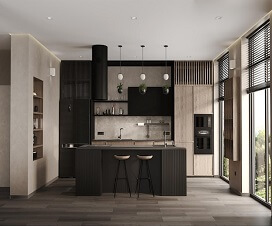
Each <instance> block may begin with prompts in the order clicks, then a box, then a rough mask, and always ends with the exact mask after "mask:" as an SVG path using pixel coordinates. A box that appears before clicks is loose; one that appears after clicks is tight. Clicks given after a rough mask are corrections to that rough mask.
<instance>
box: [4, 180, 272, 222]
mask: <svg viewBox="0 0 272 226" xmlns="http://www.w3.org/2000/svg"><path fill="white" fill-rule="evenodd" d="M74 189H75V181H74V180H73V179H59V180H57V181H55V182H54V183H53V184H51V185H50V186H48V187H46V188H43V189H42V190H40V191H39V192H37V193H36V194H35V195H34V196H33V197H31V198H30V199H9V197H8V196H5V195H3V194H1V196H0V225H5V226H8V225H14V226H15V225H16V226H18V225H24V226H30V225H31V226H43V225H46V226H51V225H60V226H61V225H74V226H77V225H78V226H88V225H103V226H107V225H108V226H113V225H131V226H136V225H141V226H145V225H146V226H147V225H149V226H150V225H161V226H165V225H169V226H170V225H188V226H198V225H209V226H210V225H211V226H221V225H230V226H231V225H247V226H251V225H252V226H253V225H254V226H255V225H258V226H259V225H260V226H261V225H264V226H266V225H272V223H271V211H270V210H269V209H268V208H266V207H264V206H263V205H261V204H259V203H258V202H257V201H255V200H253V199H252V198H250V197H240V196H236V195H234V194H231V193H230V192H229V189H228V184H227V183H225V182H224V181H222V180H221V179H219V178H188V196H180V197H176V196H175V197H170V196H168V197H162V196H156V197H152V196H151V195H149V194H141V195H140V198H139V199H137V198H136V196H135V195H133V197H132V198H129V196H128V194H120V193H118V194H117V197H116V198H115V199H114V198H113V195H112V194H103V195H102V196H100V197H93V196H87V197H86V196H84V197H80V196H75V190H74Z"/></svg>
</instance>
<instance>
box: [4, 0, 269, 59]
mask: <svg viewBox="0 0 272 226" xmlns="http://www.w3.org/2000/svg"><path fill="white" fill-rule="evenodd" d="M271 9H272V1H271V0H23V1H22V0H0V37H1V35H2V36H3V35H6V34H8V33H30V34H32V35H33V36H34V37H35V38H37V39H38V40H39V41H40V42H41V43H43V44H44V45H45V46H46V47H47V48H48V49H49V50H51V51H52V52H53V53H55V54H56V55H57V56H58V57H59V58H60V59H63V60H64V59H74V60H80V59H91V46H92V45H94V44H104V45H107V46H108V47H109V49H108V55H109V59H110V60H118V59H119V49H118V47H117V46H118V45H119V44H122V45H123V48H122V58H123V59H125V60H140V59H141V48H140V45H141V44H144V45H146V48H145V50H144V59H145V60H163V59H164V48H163V45H164V44H168V45H169V48H168V59H169V60H210V59H213V58H215V57H216V56H217V55H218V54H219V53H220V52H222V51H223V50H224V49H225V48H227V47H228V46H229V45H230V44H231V43H232V42H233V41H234V40H236V39H237V38H238V37H240V36H241V35H242V34H243V33H244V32H245V31H247V30H248V29H249V28H250V27H251V26H253V25H254V24H255V23H256V22H257V21H258V20H259V19H261V18H262V17H263V16H265V15H266V14H267V13H268V12H269V11H271ZM48 16H51V17H52V18H53V20H48V19H47V17H48ZM131 16H137V17H138V19H137V20H131ZM217 16H221V17H222V19H221V20H215V17H217ZM1 40H5V41H3V42H1ZM5 43H6V38H0V45H1V44H2V45H4V44H5ZM79 56H83V57H82V58H80V57H79Z"/></svg>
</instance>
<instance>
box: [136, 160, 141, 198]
mask: <svg viewBox="0 0 272 226" xmlns="http://www.w3.org/2000/svg"><path fill="white" fill-rule="evenodd" d="M141 163H142V162H141V160H140V164H139V170H138V177H137V180H136V188H135V194H136V193H137V192H138V184H139V178H140V172H141Z"/></svg>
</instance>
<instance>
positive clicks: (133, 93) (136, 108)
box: [128, 87, 174, 116]
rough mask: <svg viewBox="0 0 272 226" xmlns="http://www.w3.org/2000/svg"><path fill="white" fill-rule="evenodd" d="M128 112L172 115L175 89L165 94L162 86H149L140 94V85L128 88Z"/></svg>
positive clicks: (138, 114)
mask: <svg viewBox="0 0 272 226" xmlns="http://www.w3.org/2000/svg"><path fill="white" fill-rule="evenodd" d="M128 100H129V103H128V114H129V115H137V116H171V115H173V109H174V103H173V89H172V88H171V87H170V92H169V93H168V94H167V95H165V94H163V90H162V87H148V88H147V92H146V93H145V94H144V95H143V94H140V92H139V88H138V87H129V88H128Z"/></svg>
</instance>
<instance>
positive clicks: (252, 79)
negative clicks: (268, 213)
mask: <svg viewBox="0 0 272 226" xmlns="http://www.w3.org/2000/svg"><path fill="white" fill-rule="evenodd" d="M269 87H270V24H269V21H267V22H265V23H264V24H263V25H262V26H260V27H259V28H258V29H257V30H256V31H254V32H253V33H252V34H250V35H249V36H248V93H250V133H251V136H250V140H251V142H250V143H251V184H252V186H251V194H252V195H253V197H255V198H257V199H258V200H260V201H262V202H264V203H266V204H270V205H271V150H270V146H271V145H270V142H271V134H270V117H271V113H270V88H269Z"/></svg>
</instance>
